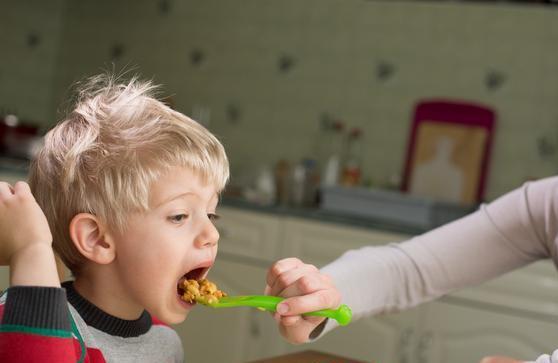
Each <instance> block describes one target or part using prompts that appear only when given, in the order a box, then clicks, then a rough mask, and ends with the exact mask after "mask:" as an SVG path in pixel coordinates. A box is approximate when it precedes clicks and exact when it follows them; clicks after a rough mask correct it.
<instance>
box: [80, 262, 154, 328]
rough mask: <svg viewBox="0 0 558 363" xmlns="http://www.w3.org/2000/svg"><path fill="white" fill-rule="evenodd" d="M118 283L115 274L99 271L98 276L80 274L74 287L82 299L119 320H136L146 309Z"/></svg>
mask: <svg viewBox="0 0 558 363" xmlns="http://www.w3.org/2000/svg"><path fill="white" fill-rule="evenodd" d="M104 275H107V276H104ZM118 281H119V280H118V279H117V278H116V277H115V276H114V274H109V271H106V270H105V271H97V273H96V274H93V273H88V274H86V273H83V274H80V275H79V276H77V277H76V279H75V281H74V284H73V285H74V288H75V290H76V291H77V292H78V293H79V294H80V295H81V296H82V297H84V298H85V299H87V300H88V301H89V302H91V303H92V304H93V305H95V306H97V307H98V308H99V309H101V310H103V311H104V312H106V313H108V314H110V315H112V316H114V317H117V318H119V319H124V320H136V319H138V318H139V317H140V316H141V315H142V313H143V312H144V308H143V307H142V306H140V305H138V304H135V303H134V302H133V301H131V299H130V297H129V296H128V295H126V293H125V291H126V289H125V288H124V287H122V286H120V285H119V283H118Z"/></svg>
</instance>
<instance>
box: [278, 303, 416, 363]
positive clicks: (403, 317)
mask: <svg viewBox="0 0 558 363" xmlns="http://www.w3.org/2000/svg"><path fill="white" fill-rule="evenodd" d="M419 314H420V313H419V309H415V310H408V311H405V312H402V313H397V314H390V315H385V316H379V317H371V318H365V319H361V320H359V321H355V322H353V323H351V324H349V325H347V326H345V327H339V328H336V329H335V330H333V331H331V332H329V333H328V334H326V335H325V336H323V337H321V338H320V339H318V340H317V341H315V342H313V343H309V344H304V345H303V346H292V345H287V343H283V344H284V352H294V351H300V350H307V349H312V350H318V351H322V352H328V353H331V354H337V355H341V356H344V357H347V358H353V359H357V360H362V361H364V362H390V363H411V362H412V358H413V356H412V354H413V353H414V349H413V347H414V346H416V337H417V334H416V326H417V321H418V316H419Z"/></svg>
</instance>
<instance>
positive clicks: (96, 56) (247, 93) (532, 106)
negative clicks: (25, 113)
mask: <svg viewBox="0 0 558 363" xmlns="http://www.w3.org/2000/svg"><path fill="white" fill-rule="evenodd" d="M37 3H38V4H42V2H38V1H37ZM58 3H59V2H58ZM43 7H47V6H46V5H43ZM49 8H50V7H49ZM60 8H64V7H63V6H60ZM45 11H46V10H45ZM65 11H66V13H65V16H64V21H63V24H64V29H63V32H62V36H61V38H60V39H61V40H60V43H61V46H60V52H58V59H57V61H56V70H57V77H56V81H55V82H54V83H53V84H52V85H53V89H54V98H55V99H60V98H62V97H63V94H64V91H65V89H66V88H67V86H68V85H69V84H70V83H71V82H72V81H73V80H76V79H78V78H80V77H82V76H83V75H84V74H91V73H96V72H98V71H99V70H100V69H101V68H103V67H110V64H111V61H112V62H114V63H115V65H116V68H117V69H120V68H121V67H123V66H128V68H130V66H131V65H137V66H138V68H137V70H138V71H139V72H141V73H142V74H143V75H144V76H146V77H154V79H155V81H156V82H159V83H163V84H164V85H165V90H166V93H167V94H172V95H174V99H175V102H176V108H177V109H179V110H180V111H182V112H184V113H186V114H190V115H192V114H194V116H196V115H198V114H199V110H200V109H203V108H208V109H210V118H209V127H210V128H211V129H212V130H213V131H214V132H215V133H217V134H218V135H219V136H220V138H221V139H222V140H223V142H224V143H225V146H226V148H227V150H228V152H229V156H230V158H231V163H232V166H233V177H234V176H235V175H236V176H239V175H243V174H245V173H248V172H250V171H252V170H253V169H255V168H257V167H258V166H259V165H262V164H273V163H274V162H275V161H276V160H277V159H278V158H287V159H289V160H291V161H296V160H298V159H299V158H301V157H303V156H308V155H312V154H313V153H314V152H315V144H316V138H317V136H318V125H319V120H320V117H321V116H322V115H323V114H329V115H332V116H336V117H340V118H342V119H344V120H345V121H346V122H347V123H348V124H349V125H350V126H359V127H361V128H362V129H363V130H364V138H365V141H366V143H365V148H364V153H365V156H366V158H365V165H364V174H365V177H366V179H370V180H371V181H372V182H374V183H384V182H385V181H386V180H387V179H389V178H390V177H391V176H392V175H394V174H397V173H400V172H401V169H402V166H403V161H404V152H405V145H406V142H407V136H408V127H409V122H410V115H411V111H412V107H413V104H414V103H415V102H416V101H417V100H419V99H423V98H431V97H449V98H458V99H464V100H470V101H475V102H480V103H483V104H486V105H489V106H491V107H493V108H494V109H495V110H496V111H497V112H498V114H499V120H498V121H499V124H498V129H497V135H496V140H495V145H494V146H495V147H494V153H493V157H492V164H491V171H490V175H489V182H488V198H489V199H492V198H494V197H496V196H497V195H499V194H501V193H503V192H505V191H507V190H509V189H512V188H514V187H516V186H518V185H519V184H520V183H521V182H523V181H524V180H526V179H528V178H531V177H543V176H548V175H552V174H555V173H556V171H557V170H558V150H557V149H558V102H557V101H558V9H557V8H555V7H541V6H512V5H509V4H506V5H504V4H499V3H495V4H492V5H487V4H482V3H478V2H475V3H462V2H447V3H446V2H427V1H409V2H405V1H363V0H306V1H298V0H282V1H271V0H265V1H261V0H242V1H224V0H203V1H200V0H188V1H171V0H168V1H165V0H161V1H147V0H144V1H135V2H134V6H131V5H130V2H126V1H108V0H103V1H100V0H99V1H91V0H90V1H79V2H78V1H70V2H68V3H67V9H65ZM60 13H61V10H57V14H60ZM54 28H55V27H54ZM18 29H22V28H18ZM49 29H50V28H49ZM22 32H23V31H22ZM0 37H2V35H0ZM10 38H11V36H10ZM0 39H2V38H0ZM10 41H11V40H10ZM53 49H57V47H54V48H53ZM25 51H27V50H25V49H23V50H20V51H19V52H25ZM16 54H18V55H19V54H21V53H16ZM19 58H20V57H19V56H18V57H17V58H15V59H19ZM4 64H5V62H4V61H0V71H1V73H0V77H6V66H5V65H4ZM19 69H20V70H19V73H20V74H22V73H23V74H26V71H24V69H23V68H22V67H20V68H19ZM10 77H11V76H10ZM14 77H15V76H14ZM25 77H27V76H25ZM14 79H15V78H14ZM24 79H25V78H24ZM12 83H17V82H14V81H12ZM43 86H44V85H43ZM45 87H46V86H45ZM6 92H7V91H6V90H4V85H3V78H2V86H0V94H4V93H6ZM43 93H44V94H46V93H47V92H46V91H45V92H43ZM38 102H39V101H37V103H38ZM41 102H44V101H41ZM0 104H1V103H0ZM34 107H36V106H34ZM45 114H46V112H45Z"/></svg>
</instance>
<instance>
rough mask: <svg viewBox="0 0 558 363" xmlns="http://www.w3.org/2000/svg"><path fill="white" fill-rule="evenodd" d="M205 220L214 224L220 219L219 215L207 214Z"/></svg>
mask: <svg viewBox="0 0 558 363" xmlns="http://www.w3.org/2000/svg"><path fill="white" fill-rule="evenodd" d="M207 218H209V220H210V221H211V222H215V221H216V220H218V219H219V218H221V217H220V216H219V215H217V214H215V213H208V214H207Z"/></svg>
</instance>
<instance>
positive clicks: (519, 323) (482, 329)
mask: <svg viewBox="0 0 558 363" xmlns="http://www.w3.org/2000/svg"><path fill="white" fill-rule="evenodd" d="M498 310H500V311H498ZM557 322H558V320H557V319H556V318H553V319H552V318H550V317H549V319H548V321H544V320H541V319H539V318H537V317H534V316H531V317H530V316H529V314H510V313H509V312H506V310H504V309H488V308H483V307H479V306H475V305H472V304H471V305H469V304H455V303H448V302H445V301H436V302H431V303H428V304H426V305H424V309H423V313H422V319H421V322H420V325H419V326H420V330H419V334H418V336H417V343H416V344H417V345H416V347H415V352H414V357H415V361H414V362H416V363H446V362H452V363H470V362H479V361H480V359H481V358H482V357H485V356H487V355H496V354H500V355H507V356H511V357H514V358H517V359H522V360H535V359H536V358H537V357H538V356H539V355H540V354H543V353H548V354H551V353H552V350H553V349H555V348H558V329H557Z"/></svg>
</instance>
